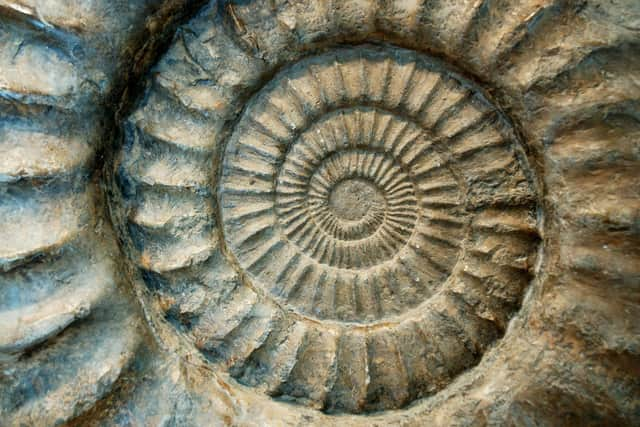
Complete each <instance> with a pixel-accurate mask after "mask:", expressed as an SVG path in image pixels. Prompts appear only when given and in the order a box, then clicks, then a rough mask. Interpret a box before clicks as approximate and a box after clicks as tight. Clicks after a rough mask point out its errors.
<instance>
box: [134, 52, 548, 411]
mask: <svg viewBox="0 0 640 427" xmlns="http://www.w3.org/2000/svg"><path fill="white" fill-rule="evenodd" d="M138 132H139V131H138V130H136V129H133V130H132V134H131V135H133V136H134V137H135V135H138ZM146 144H149V148H148V150H149V152H153V151H154V150H155V149H157V148H154V147H155V146H157V144H164V142H161V141H156V142H153V143H151V144H150V143H149V142H147V143H146ZM518 144H519V143H518V141H517V137H516V135H515V133H514V131H513V130H512V129H511V127H510V125H509V123H508V121H507V120H506V119H505V118H504V116H503V115H502V113H500V112H499V111H498V110H497V109H496V108H495V107H493V106H492V104H491V103H490V102H489V101H488V100H487V99H486V97H485V96H484V95H483V94H482V92H481V91H480V90H479V89H477V88H476V87H475V85H474V84H472V83H471V82H469V81H468V80H466V79H464V78H463V77H461V76H459V75H458V74H456V73H455V72H452V71H451V70H449V69H448V67H447V66H445V65H444V64H442V63H440V62H439V61H437V60H434V59H431V58H429V57H427V56H425V55H422V54H419V53H416V52H414V51H410V50H404V49H400V48H395V47H373V46H358V47H353V48H345V49H337V50H332V51H329V52H326V53H323V54H319V55H316V56H311V57H308V58H306V59H302V60H300V61H298V62H297V63H295V64H294V65H292V66H290V67H288V68H286V69H284V70H283V71H281V72H280V73H278V74H277V75H276V76H275V77H274V78H273V79H272V80H271V81H270V82H269V83H267V84H266V85H265V86H264V87H263V88H262V89H260V90H259V91H258V92H257V93H256V94H255V96H254V97H253V98H252V99H250V100H249V101H248V103H247V105H246V108H245V110H244V112H243V113H242V114H241V116H240V118H239V121H238V122H237V123H236V124H235V126H234V128H233V131H232V132H231V135H230V136H229V138H228V141H227V142H226V143H225V144H224V147H223V148H221V150H220V153H219V155H218V156H219V157H214V158H211V159H212V160H210V161H209V164H210V165H211V166H213V168H212V169H211V175H210V176H215V177H216V178H215V179H212V180H211V181H209V182H207V181H206V180H202V182H201V183H199V184H198V186H197V188H199V189H196V190H195V193H193V189H192V190H191V191H189V192H187V193H183V192H182V190H179V191H176V190H175V189H168V188H167V189H165V190H162V187H160V190H158V186H154V187H153V193H154V195H153V196H152V197H154V198H155V199H156V200H164V201H165V202H164V203H165V204H167V206H172V209H180V204H181V203H187V200H186V199H185V195H184V194H190V195H189V196H188V198H193V197H194V196H195V197H198V198H200V199H201V200H203V201H206V202H204V203H206V204H203V205H202V206H203V207H204V206H207V207H206V208H205V209H202V210H201V211H200V212H199V218H198V219H197V220H196V219H192V220H194V221H195V224H197V226H193V224H192V225H189V224H185V225H187V226H189V228H190V230H189V232H188V233H189V235H190V236H193V235H194V233H197V232H198V230H205V231H204V232H202V231H201V232H202V233H203V234H202V238H201V239H200V240H198V241H200V242H201V243H202V245H203V248H200V247H199V246H193V245H192V246H191V253H188V254H187V255H186V256H185V252H188V251H185V250H184V248H186V247H187V246H186V244H185V245H182V243H180V242H179V241H177V242H172V243H171V245H172V246H173V247H177V248H180V250H179V251H176V252H179V255H180V256H179V257H178V258H176V257H174V258H168V257H166V253H167V252H168V251H167V250H166V248H162V249H161V251H160V252H162V253H161V254H160V255H159V256H161V257H166V260H165V261H162V262H165V263H169V264H168V265H169V266H168V267H167V265H166V264H163V265H161V266H159V264H158V261H155V260H156V258H157V256H154V254H153V253H151V254H150V253H144V252H143V253H142V254H141V255H140V257H141V263H142V264H143V265H146V268H145V269H146V270H147V272H146V273H145V276H144V277H145V278H146V282H147V285H148V286H150V287H151V289H153V290H154V292H158V293H159V295H160V300H161V302H160V304H161V306H162V305H164V306H165V309H166V316H167V318H168V319H169V320H170V321H172V322H173V323H174V324H176V325H177V327H178V329H179V330H180V331H182V332H186V333H187V335H188V336H191V337H192V340H193V342H194V343H195V345H196V347H198V348H199V349H200V350H201V351H203V353H204V354H205V355H206V356H207V357H208V358H209V359H210V360H211V361H213V362H214V363H222V364H223V365H225V366H227V367H228V369H229V372H230V374H231V375H232V376H233V377H234V378H236V380H237V381H239V382H240V383H242V384H245V385H249V386H253V387H256V388H258V389H260V390H263V391H264V392H266V393H268V394H269V395H272V396H274V397H278V398H281V399H284V400H295V401H297V402H300V403H304V404H307V405H310V406H312V407H316V408H320V409H322V410H325V411H328V412H341V411H346V412H355V413H358V412H363V411H375V410H382V409H391V408H399V407H403V406H405V405H407V404H409V403H411V402H412V401H414V400H415V399H417V398H420V397H423V396H427V395H430V394H433V393H435V392H437V391H438V390H440V389H442V388H443V387H445V386H446V385H447V384H448V383H449V382H450V381H451V380H452V379H453V378H454V377H455V376H456V375H458V374H459V373H460V372H462V371H464V370H465V369H467V368H469V367H471V366H473V365H475V364H476V363H477V362H478V360H479V358H480V357H481V355H482V353H483V352H484V350H485V349H486V348H487V346H489V345H490V344H491V343H492V342H494V340H496V339H497V338H498V337H499V336H501V334H502V332H503V330H504V328H505V325H506V322H507V321H508V319H509V317H510V316H511V315H512V314H513V312H514V311H515V310H517V308H518V306H519V304H520V301H521V297H522V295H523V292H524V290H525V288H526V285H527V283H528V280H529V279H530V275H529V270H530V268H531V265H532V263H533V256H534V254H535V249H536V246H537V237H536V231H535V218H534V216H533V215H534V213H533V212H534V207H535V195H534V192H533V189H532V184H531V182H530V177H529V176H528V175H529V173H530V172H529V170H528V168H527V166H526V164H525V163H524V160H523V159H522V156H521V155H520V154H519V151H518V150H519V148H518ZM192 156H193V155H192ZM193 157H194V158H196V157H197V156H193ZM216 159H219V160H216ZM181 161H182V160H181ZM184 161H185V162H187V163H188V162H189V158H185V159H184ZM198 161H200V162H201V160H198ZM204 164H205V167H207V166H206V163H204ZM124 166H125V168H129V169H128V170H137V169H136V168H140V165H139V164H136V163H133V162H131V163H129V164H126V162H125V165H124ZM211 166H208V167H211ZM198 167H199V166H198V163H194V168H195V169H197V168H198ZM147 170H148V171H152V170H153V169H152V168H149V169H147ZM185 170H186V169H185ZM123 175H124V176H126V174H123ZM176 176H177V174H176ZM178 187H180V186H178ZM187 188H188V186H187ZM149 193H151V191H149ZM178 194H180V197H181V198H182V199H179V198H178V197H177V195H178ZM146 197H149V196H146ZM191 203H192V202H191ZM216 211H217V212H219V215H216V214H215V212H216ZM216 216H217V219H215V217H216ZM207 218H209V219H207ZM138 222H140V221H138ZM131 229H132V232H133V233H141V235H144V233H148V231H145V230H144V229H143V228H140V226H139V225H135V224H134V225H133V226H132V228H131ZM158 233H160V234H162V233H163V227H162V226H161V227H156V229H155V230H154V231H153V234H155V235H156V236H157V235H158ZM191 241H193V240H191ZM147 246H148V245H147ZM175 262H179V265H177V266H175V267H173V266H171V263H175ZM158 267H160V268H158ZM189 280H191V281H197V282H198V283H200V284H201V286H200V287H199V288H198V290H193V289H194V288H193V287H191V285H188V286H189V288H187V289H190V290H189V292H191V293H192V295H191V296H190V297H188V298H192V299H196V298H197V299H198V307H199V308H198V309H195V310H194V312H193V313H192V312H189V310H185V309H184V307H185V305H189V304H192V305H193V301H191V302H184V301H176V298H175V297H167V295H166V293H167V292H170V291H167V290H166V289H169V288H172V287H180V286H182V287H183V289H184V287H185V283H186V282H187V281H189ZM203 295H206V296H203ZM183 298H184V297H183ZM195 312H197V313H195Z"/></svg>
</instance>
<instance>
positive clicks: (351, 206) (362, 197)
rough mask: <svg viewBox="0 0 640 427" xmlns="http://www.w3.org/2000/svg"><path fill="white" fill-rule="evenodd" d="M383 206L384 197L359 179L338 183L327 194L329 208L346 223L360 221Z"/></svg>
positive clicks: (371, 185) (373, 187) (372, 186)
mask: <svg viewBox="0 0 640 427" xmlns="http://www.w3.org/2000/svg"><path fill="white" fill-rule="evenodd" d="M383 205H384V197H383V196H382V194H381V193H380V191H379V190H378V189H377V188H376V187H375V185H373V184H372V183H371V182H368V181H366V180H364V179H360V178H352V179H345V180H344V181H342V182H339V183H338V184H337V185H336V186H335V187H334V188H333V190H332V191H331V193H330V194H329V208H330V209H331V211H332V212H333V213H334V214H335V215H336V216H337V217H338V218H340V219H343V220H346V221H360V220H362V219H363V218H365V217H366V216H367V215H368V214H369V213H370V212H371V211H372V210H375V208H376V207H381V206H383Z"/></svg>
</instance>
